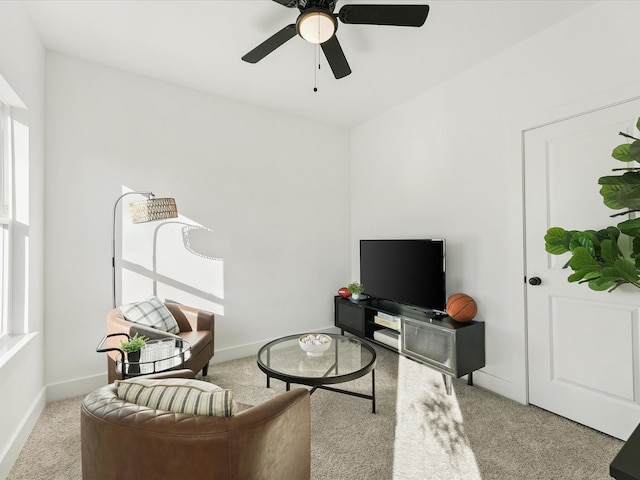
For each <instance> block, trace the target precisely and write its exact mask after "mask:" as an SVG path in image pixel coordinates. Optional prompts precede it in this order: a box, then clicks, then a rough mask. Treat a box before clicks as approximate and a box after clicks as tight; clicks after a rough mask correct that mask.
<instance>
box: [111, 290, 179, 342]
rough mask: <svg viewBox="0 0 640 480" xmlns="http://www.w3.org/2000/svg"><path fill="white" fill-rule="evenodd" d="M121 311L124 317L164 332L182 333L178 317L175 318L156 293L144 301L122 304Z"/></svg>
mask: <svg viewBox="0 0 640 480" xmlns="http://www.w3.org/2000/svg"><path fill="white" fill-rule="evenodd" d="M120 311H121V312H122V314H123V315H124V318H126V319H127V320H129V321H130V322H132V323H138V324H140V325H146V326H147V327H151V328H155V329H157V330H162V331H163V332H169V333H175V334H178V333H180V327H179V326H178V322H176V319H175V318H173V315H171V312H170V311H169V309H168V308H167V307H166V306H165V304H164V303H162V300H160V299H159V298H158V297H156V296H154V295H151V296H150V297H149V298H147V299H146V300H144V301H142V302H134V303H128V304H126V305H120Z"/></svg>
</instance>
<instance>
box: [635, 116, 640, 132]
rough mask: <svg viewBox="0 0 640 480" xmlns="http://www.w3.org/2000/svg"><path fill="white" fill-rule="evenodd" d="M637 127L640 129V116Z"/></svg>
mask: <svg viewBox="0 0 640 480" xmlns="http://www.w3.org/2000/svg"><path fill="white" fill-rule="evenodd" d="M636 129H637V130H640V118H638V121H637V122H636Z"/></svg>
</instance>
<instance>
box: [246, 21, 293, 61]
mask: <svg viewBox="0 0 640 480" xmlns="http://www.w3.org/2000/svg"><path fill="white" fill-rule="evenodd" d="M295 36H296V26H295V25H294V24H293V23H292V24H291V25H287V26H286V27H284V28H283V29H282V30H280V31H279V32H278V33H275V34H274V35H272V36H271V37H269V38H267V39H266V40H265V41H264V42H262V43H261V44H260V45H258V46H257V47H256V48H254V49H253V50H251V51H250V52H249V53H247V54H246V55H245V56H244V57H242V60H244V61H245V62H249V63H258V62H259V61H260V60H262V59H263V58H264V57H266V56H267V55H269V54H270V53H271V52H273V51H274V50H275V49H276V48H278V47H279V46H281V45H284V44H285V43H286V42H287V41H289V40H291V39H292V38H293V37H295Z"/></svg>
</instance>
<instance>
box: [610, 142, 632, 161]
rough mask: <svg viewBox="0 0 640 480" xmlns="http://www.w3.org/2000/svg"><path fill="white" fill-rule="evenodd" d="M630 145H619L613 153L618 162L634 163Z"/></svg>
mask: <svg viewBox="0 0 640 480" xmlns="http://www.w3.org/2000/svg"><path fill="white" fill-rule="evenodd" d="M630 146H631V145H629V144H628V143H623V144H622V145H618V146H617V147H616V148H614V149H613V152H611V156H612V157H613V158H615V159H616V160H620V161H621V162H632V161H633V158H631V157H630V156H629V147H630Z"/></svg>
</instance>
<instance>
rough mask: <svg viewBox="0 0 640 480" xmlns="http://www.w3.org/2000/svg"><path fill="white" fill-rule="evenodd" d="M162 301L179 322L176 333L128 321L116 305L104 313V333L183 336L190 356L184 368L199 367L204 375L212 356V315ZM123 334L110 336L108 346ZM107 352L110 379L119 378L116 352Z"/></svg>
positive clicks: (164, 336) (151, 337) (158, 337)
mask: <svg viewBox="0 0 640 480" xmlns="http://www.w3.org/2000/svg"><path fill="white" fill-rule="evenodd" d="M165 305H166V306H167V308H168V309H169V311H170V312H171V314H172V315H173V316H174V318H175V319H176V322H178V326H179V327H180V333H179V334H177V335H174V334H172V333H167V332H163V331H161V330H157V329H155V328H150V327H146V326H144V325H139V324H136V323H131V322H129V321H127V319H126V318H124V315H123V314H122V312H121V311H120V309H119V308H114V309H113V310H111V311H110V312H109V313H108V314H107V334H108V335H109V334H112V333H126V334H128V335H130V336H133V335H134V334H136V333H137V334H139V335H144V336H145V337H147V338H149V339H150V340H156V339H163V338H182V339H183V340H187V341H188V342H189V344H190V345H191V357H190V358H189V359H188V360H187V361H186V362H185V364H184V368H188V369H190V370H193V371H194V372H198V371H200V370H202V374H203V375H207V371H208V368H209V360H211V357H213V340H214V319H215V318H214V315H213V313H211V312H207V311H205V310H198V309H197V308H193V307H188V306H186V305H180V304H177V303H165ZM123 338H124V337H114V338H113V339H112V342H113V344H112V345H110V346H116V347H117V346H118V345H119V344H120V340H121V339H123ZM116 343H117V345H116ZM107 355H108V356H107V368H108V370H107V371H108V374H109V383H113V381H114V380H117V379H119V378H120V376H119V375H118V373H117V372H116V368H115V366H116V359H117V358H118V356H119V353H118V352H115V351H111V352H108V353H107Z"/></svg>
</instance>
